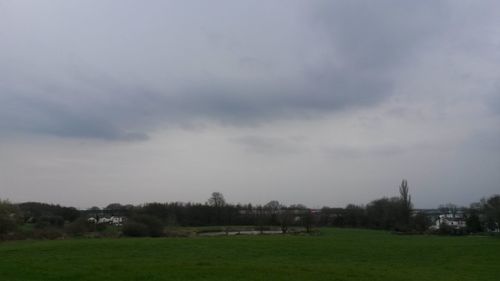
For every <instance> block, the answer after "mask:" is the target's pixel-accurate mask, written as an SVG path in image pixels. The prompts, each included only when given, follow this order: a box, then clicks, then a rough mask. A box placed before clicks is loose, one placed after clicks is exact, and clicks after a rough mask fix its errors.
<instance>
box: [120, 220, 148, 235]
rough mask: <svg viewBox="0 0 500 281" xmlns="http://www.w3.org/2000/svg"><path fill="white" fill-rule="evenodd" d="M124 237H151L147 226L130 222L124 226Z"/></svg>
mask: <svg viewBox="0 0 500 281" xmlns="http://www.w3.org/2000/svg"><path fill="white" fill-rule="evenodd" d="M122 231H123V235H125V236H131V237H146V236H149V229H148V227H147V226H146V225H145V224H142V223H138V222H135V221H129V222H127V223H125V225H123V229H122Z"/></svg>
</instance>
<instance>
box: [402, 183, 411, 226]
mask: <svg viewBox="0 0 500 281" xmlns="http://www.w3.org/2000/svg"><path fill="white" fill-rule="evenodd" d="M399 194H400V199H401V205H402V210H401V216H402V218H401V220H402V221H401V222H402V223H403V224H404V225H408V224H409V223H410V216H411V210H412V207H413V206H412V204H411V195H410V193H409V188H408V181H407V180H405V179H403V180H402V181H401V185H400V186H399Z"/></svg>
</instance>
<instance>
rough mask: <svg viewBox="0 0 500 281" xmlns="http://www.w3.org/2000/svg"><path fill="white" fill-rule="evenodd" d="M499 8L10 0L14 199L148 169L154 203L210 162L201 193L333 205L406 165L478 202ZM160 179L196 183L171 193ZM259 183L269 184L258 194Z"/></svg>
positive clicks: (495, 119)
mask: <svg viewBox="0 0 500 281" xmlns="http://www.w3.org/2000/svg"><path fill="white" fill-rule="evenodd" d="M498 11H500V5H499V4H498V3H497V2H496V1H481V3H477V2H475V1H466V0H464V1H451V0H450V1H445V0H438V1H431V0H429V1H427V0H424V1H395V0H382V1H376V2H374V1H361V0H353V1H320V0H318V1H285V0H283V1H267V2H265V3H264V2H255V1H209V2H208V1H148V2H147V3H143V2H138V1H114V0H113V1H63V0H59V1H58V0H56V1H51V2H50V3H46V2H45V3H42V2H40V1H0V42H2V43H1V44H0V142H1V144H2V146H3V147H4V150H3V151H2V150H1V149H0V156H3V157H1V158H2V160H0V166H1V167H3V169H4V170H5V171H9V174H8V175H7V176H5V178H6V180H5V184H6V185H5V186H7V185H9V189H8V190H7V194H10V195H11V197H13V198H14V199H15V198H25V197H23V196H24V195H23V196H21V195H20V194H21V193H17V192H20V191H19V190H23V188H24V190H25V193H24V194H28V193H29V192H28V191H27V190H31V188H32V187H31V185H32V184H33V183H38V182H40V183H41V185H42V186H43V187H45V188H46V189H49V190H51V189H50V188H54V190H57V192H62V191H61V190H63V187H62V185H67V184H68V183H69V182H71V181H73V180H75V179H76V180H80V181H81V182H84V183H86V184H89V185H93V188H95V189H98V187H99V186H100V187H103V186H106V188H109V194H108V195H106V196H107V197H106V196H104V198H106V199H107V198H109V199H110V200H111V197H112V196H111V195H110V194H113V192H114V191H118V190H122V189H120V188H125V189H127V190H128V191H127V192H128V193H126V195H124V197H123V198H124V199H123V200H132V201H133V200H134V199H133V198H139V197H137V193H136V192H134V191H133V188H132V184H131V183H130V182H140V181H139V180H138V179H141V180H144V181H145V182H146V184H145V185H146V187H145V190H148V187H149V189H150V190H149V193H148V192H146V193H145V194H146V195H145V196H144V197H141V198H142V199H141V200H150V199H151V198H153V199H154V198H157V197H158V196H160V195H165V196H172V197H174V198H175V199H178V200H191V197H190V195H192V194H194V193H196V191H195V190H194V189H195V187H193V186H197V185H202V183H201V180H200V181H197V180H195V179H192V178H191V177H190V175H191V174H196V175H200V178H203V179H205V180H206V181H208V182H212V183H211V184H208V185H207V190H203V194H209V192H210V191H213V190H215V189H217V190H220V189H219V187H220V186H222V187H224V188H225V190H220V191H226V192H232V191H234V197H235V198H237V199H236V200H238V201H242V202H243V201H246V198H250V199H252V200H256V201H259V200H264V201H265V200H267V199H269V200H270V199H276V198H267V197H268V196H275V197H280V196H282V197H283V198H286V199H285V200H288V201H290V202H292V201H295V202H297V201H301V199H300V198H305V199H304V200H308V201H307V202H305V203H309V204H320V203H321V204H328V203H329V202H326V201H322V199H323V198H326V197H328V196H327V195H329V194H330V193H332V194H331V195H332V197H334V195H333V193H334V192H333V191H331V192H330V191H329V187H330V186H331V185H335V186H336V187H335V188H334V190H340V191H341V193H342V194H345V195H346V197H345V198H341V199H338V200H339V201H335V202H333V203H338V204H343V203H346V202H347V201H348V200H350V199H351V198H355V197H356V194H364V195H363V196H364V197H363V196H362V197H363V198H362V199H361V200H360V201H361V202H362V201H363V200H368V199H371V198H369V197H368V196H374V197H376V196H379V195H385V194H387V193H388V192H390V190H392V189H394V188H393V186H392V182H394V181H396V182H397V181H399V180H400V178H401V177H405V175H408V174H410V175H411V176H412V177H413V178H411V179H410V183H411V182H416V183H418V184H420V185H421V186H422V185H425V186H426V187H425V188H427V189H426V190H427V192H431V193H432V192H433V191H432V190H436V189H438V188H437V186H440V187H443V190H442V191H434V192H435V194H439V195H440V196H441V195H442V197H439V196H437V197H436V198H437V199H436V200H441V199H442V198H443V197H445V196H447V195H446V194H450V193H453V194H462V195H457V196H456V197H455V198H456V200H457V201H460V202H467V201H471V200H475V199H471V200H469V199H468V198H470V197H471V196H476V197H480V196H483V195H488V194H489V193H491V192H492V187H491V186H495V183H497V182H498V181H500V178H499V175H497V174H498V173H493V172H490V171H492V170H495V169H496V168H498V169H500V163H499V162H498V159H500V155H499V152H498V151H500V150H499V149H498V143H500V129H499V128H500V126H499V124H500V90H499V89H500V87H499V85H500V77H499V75H498V73H500V65H499V64H498V61H500V51H499V50H500V48H499V47H500V40H499V39H498V38H500V30H499V29H498V26H500V12H498ZM47 140H50V141H47ZM200 140H204V141H203V142H202V141H200ZM47 142H48V143H47ZM183 144H191V145H192V146H196V149H193V148H192V147H189V148H186V147H185V145H183ZM164 146H165V147H169V148H165V147H164ZM7 147H8V149H7ZM170 147H171V150H169V149H170ZM72 149H77V150H78V149H84V150H85V153H82V154H78V155H72V154H71V153H70V152H69V151H71V150H72ZM108 149H109V150H111V151H112V152H110V153H109V155H108V154H107V153H105V152H104V151H107V150H108ZM135 149H137V150H135ZM164 149H166V150H164ZM138 151H140V152H138ZM193 151H196V152H197V153H194V152H193ZM14 152H15V153H14ZM49 152H50V153H49ZM50 155H58V157H55V156H54V157H55V158H53V157H52V156H50ZM102 155H106V156H102ZM132 155H133V156H132ZM157 155H162V156H164V157H165V159H168V160H159V159H158V156H157ZM221 155H224V156H221ZM436 155H440V156H441V158H436ZM40 157H41V158H44V159H48V160H47V163H45V164H43V165H42V164H40V163H39V162H38V160H37V159H38V158H40ZM68 158H69V159H68ZM121 158H124V159H127V160H126V161H115V160H112V159H121ZM172 158H173V159H174V160H172ZM200 158H202V159H203V160H200ZM21 159H22V160H21ZM61 159H63V160H61ZM133 159H134V160H135V159H136V161H137V163H136V162H134V161H133ZM61 161H62V162H64V161H69V163H74V164H75V163H76V164H75V165H76V167H75V168H74V169H71V168H68V167H63V166H60V165H59V164H60V163H61ZM176 161H177V162H176ZM198 161H201V162H198ZM203 161H207V162H203ZM94 162H103V164H102V165H103V166H102V167H100V168H99V169H98V168H94V166H93V164H92V163H94ZM243 162H245V163H243ZM246 162H248V163H246ZM27 163H32V164H27ZM33 163H34V164H33ZM36 163H39V164H40V165H41V166H43V169H42V168H40V169H41V170H37V168H36V167H38V166H37V165H38V164H36ZM64 163H66V162H64ZM82 163H83V164H82ZM148 163H155V165H157V166H154V165H153V166H154V167H153V166H150V165H149V164H148ZM200 163H203V164H200ZM213 163H216V164H217V165H218V166H220V167H221V168H220V170H217V169H215V168H213V167H212V165H213ZM235 163H237V164H235ZM308 163H309V164H308ZM408 163H411V164H408ZM30 165H34V166H30ZM80 165H82V166H80ZM176 165H179V166H181V167H185V170H183V171H179V170H178V168H177V167H179V166H176ZM329 165H331V166H332V169H336V170H337V171H343V172H342V173H338V174H336V173H330V170H329V169H328V168H327V167H328V166H329ZM207 166H210V168H207ZM29 167H31V168H29ZM47 167H50V168H47ZM78 167H79V168H78ZM141 167H149V169H146V168H141ZM159 167H169V169H171V170H174V171H177V172H176V173H172V174H169V177H162V176H161V173H164V172H165V171H163V170H162V169H161V168H159ZM260 167H267V169H268V170H265V169H264V168H262V169H261V168H260ZM427 167H433V170H429V169H426V168H427ZM475 167H480V168H481V169H479V170H477V169H476V168H475ZM26 169H28V170H29V169H32V170H34V171H35V172H34V173H33V176H32V178H31V179H20V178H22V176H21V175H22V172H23V171H24V170H26ZM78 169H80V170H83V171H86V172H85V173H84V172H78ZM0 170H1V169H0ZM42 170H43V171H45V172H46V173H42V172H40V171H42ZM208 170H209V171H211V173H209V172H207V171H208ZM63 171H64V172H63ZM119 171H125V172H123V173H120V172H119ZM150 171H156V172H157V173H158V174H154V175H151V174H150ZM224 171H231V173H232V174H234V175H236V176H234V177H228V178H226V177H225V174H226V173H225V172H224ZM270 171H277V172H276V173H272V172H270ZM375 171H376V172H375ZM418 171H422V173H419V172H418ZM360 173H361V174H363V176H362V178H360V176H359V175H360ZM117 174H120V175H122V176H123V178H120V179H117V178H116V177H114V176H110V175H117ZM47 175H48V176H47ZM51 175H52V176H51ZM67 175H72V176H67ZM148 175H149V176H152V178H153V179H154V180H151V182H149V181H148V180H147V178H148V177H147V176H148ZM248 175H252V179H249V178H248ZM290 175H293V176H290ZM333 175H335V176H336V177H335V178H333ZM440 175H444V177H445V178H441V177H440ZM46 176H47V177H46ZM478 178H480V179H478ZM458 179H460V180H458ZM473 179H477V182H474V180H473ZM412 180H413V181H412ZM59 181H61V182H63V183H60V182H59ZM118 182H119V183H120V184H117V183H118ZM164 182H172V184H173V185H174V184H175V185H178V186H182V187H184V189H185V190H189V188H193V190H191V192H190V193H189V194H188V193H182V194H181V193H176V192H179V191H178V190H177V189H176V188H174V187H172V188H166V189H165V190H164V191H163V193H162V192H161V191H159V189H160V188H159V187H158V186H161V185H162V183H164ZM274 183H276V188H275V189H274V186H275V185H274ZM368 183H370V184H372V185H373V189H372V190H370V192H365V191H362V190H359V189H356V188H354V187H355V186H359V185H364V184H368ZM388 183H391V184H390V186H389V184H388ZM250 184H253V185H259V186H262V190H260V189H258V188H257V191H260V192H261V193H262V194H266V192H271V191H270V190H272V192H271V193H270V194H268V196H267V195H266V196H264V195H263V196H261V197H252V196H253V195H251V194H250V193H251V192H248V190H249V189H251V187H250V186H249V185H250ZM115 185H120V186H122V187H117V186H115ZM471 185H475V186H476V189H477V190H478V191H477V194H474V195H471V194H472V193H474V192H472V191H470V186H471ZM54 186H55V187H54ZM113 186H115V187H113ZM237 186H240V187H237ZM497 186H498V185H497ZM49 187H50V188H49ZM89 188H90V189H92V187H89V186H86V185H85V184H83V183H80V184H79V185H78V186H77V187H75V188H74V189H71V190H70V191H68V194H71V192H73V191H74V190H76V189H78V190H86V189H89ZM254 188H256V187H254ZM288 188H289V189H288ZM307 188H311V189H313V190H316V191H317V193H316V194H321V195H319V196H316V197H314V196H313V195H314V194H315V193H314V192H309V191H307V190H306V189H307ZM425 188H424V189H425ZM16 190H18V191H16ZM44 190H45V189H44ZM350 190H351V191H352V190H357V192H358V193H356V194H355V193H352V194H351V195H349V196H348V194H350V193H349V191H350ZM57 192H56V191H51V192H48V193H47V194H49V195H51V194H52V195H53V194H54V193H57ZM39 194H45V193H43V192H42V191H41V192H40V193H39ZM49 195H48V198H50V196H49ZM0 196H1V194H0ZM43 196H45V195H43ZM43 196H42V197H43ZM68 196H69V195H68ZM203 196H204V195H203ZM365 197H366V198H365ZM44 198H47V197H44ZM65 198H66V199H67V197H65ZM414 198H418V195H416V196H415V197H414ZM278 199H279V198H278ZM420 200H421V202H423V203H422V204H427V203H425V202H426V201H425V200H426V199H425V198H420ZM88 201H91V199H88ZM88 201H87V202H88ZM103 201H105V200H104V199H103ZM111 201H117V200H111ZM318 202H320V203H318ZM263 203H265V202H263ZM433 203H437V202H433ZM441 203H443V202H441ZM89 204H90V203H89ZM429 204H431V203H429Z"/></svg>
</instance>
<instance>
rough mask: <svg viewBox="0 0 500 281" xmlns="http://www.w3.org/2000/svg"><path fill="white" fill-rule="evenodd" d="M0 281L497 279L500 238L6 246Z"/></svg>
mask: <svg viewBox="0 0 500 281" xmlns="http://www.w3.org/2000/svg"><path fill="white" fill-rule="evenodd" d="M0 280H2V281H16V280H64V281H67V280H106V281H112V280H120V281H124V280H419V281H424V280H463V281H465V280H474V281H477V280H500V239H498V238H494V237H466V236H464V237H437V236H400V235H393V234H390V233H387V232H382V231H369V230H347V229H322V230H321V234H320V235H317V236H305V235H304V236H282V235H274V236H232V237H203V238H202V237H195V238H137V239H129V238H123V239H74V240H60V241H17V242H4V243H0Z"/></svg>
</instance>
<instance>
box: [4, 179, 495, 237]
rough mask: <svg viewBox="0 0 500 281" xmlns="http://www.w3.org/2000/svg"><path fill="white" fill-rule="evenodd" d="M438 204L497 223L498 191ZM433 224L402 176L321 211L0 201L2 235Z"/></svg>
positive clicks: (470, 219) (478, 224) (213, 200)
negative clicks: (376, 192)
mask: <svg viewBox="0 0 500 281" xmlns="http://www.w3.org/2000/svg"><path fill="white" fill-rule="evenodd" d="M439 209H440V210H441V212H443V213H450V212H456V211H459V210H460V211H461V212H463V213H464V214H465V217H466V222H467V228H466V229H465V230H464V231H466V232H468V233H475V232H483V231H486V230H488V229H494V228H495V227H497V228H498V225H499V223H500V195H494V196H491V197H489V198H485V199H482V200H481V201H480V202H476V203H473V204H471V205H470V207H468V208H458V207H456V206H454V205H452V204H447V205H442V206H440V208H439ZM109 216H119V217H124V218H126V222H125V223H124V224H123V226H120V227H110V226H108V225H106V224H96V223H90V222H89V220H88V219H89V218H90V217H93V218H95V219H99V217H109ZM431 223H433V222H432V221H431V217H430V216H429V215H428V214H426V213H424V212H417V211H415V210H414V208H413V203H412V200H411V195H410V192H409V187H408V182H407V181H406V180H403V181H402V182H401V184H400V186H399V196H395V197H383V198H379V199H376V200H373V201H371V202H370V203H368V204H366V205H355V204H348V205H347V206H346V207H344V208H331V207H323V208H322V209H319V210H312V209H309V208H307V207H306V206H304V205H301V204H295V205H288V206H286V205H283V204H280V203H279V202H278V201H277V200H272V201H270V202H268V203H267V204H264V205H252V204H231V203H228V202H226V200H225V198H224V196H223V194H222V193H219V192H214V193H212V194H211V196H210V197H209V198H208V200H207V201H206V202H205V203H181V202H170V203H157V202H155V203H146V204H141V205H136V206H133V205H121V204H119V203H112V204H109V205H108V206H106V207H105V208H103V209H101V208H98V207H93V208H90V209H88V210H77V209H76V208H73V207H64V206H59V205H53V204H45V203H38V202H27V203H20V204H12V203H10V202H8V201H5V200H3V201H0V238H3V239H16V238H19V239H22V238H57V237H61V236H81V235H88V234H99V235H129V236H163V235H165V229H166V228H168V227H177V226H181V227H198V226H253V227H254V228H255V229H257V230H264V229H266V228H269V227H276V228H279V229H281V231H282V232H283V233H287V232H288V231H289V229H290V228H292V227H301V228H303V229H305V230H306V231H307V232H310V231H311V229H312V228H313V227H321V226H335V227H355V228H371V229H385V230H392V231H396V232H402V233H423V232H426V231H428V229H429V226H430V225H431ZM443 229H445V228H443ZM442 231H443V230H442Z"/></svg>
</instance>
